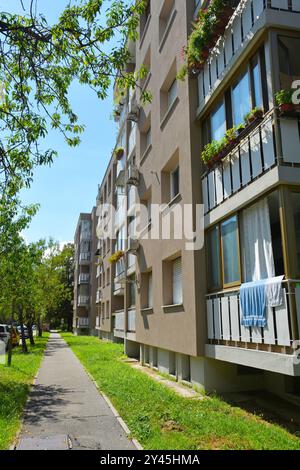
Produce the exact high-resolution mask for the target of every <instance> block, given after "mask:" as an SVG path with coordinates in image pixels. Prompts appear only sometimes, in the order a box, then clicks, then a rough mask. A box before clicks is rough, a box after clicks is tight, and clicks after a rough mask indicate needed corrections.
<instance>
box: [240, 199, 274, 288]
mask: <svg viewBox="0 0 300 470" xmlns="http://www.w3.org/2000/svg"><path fill="white" fill-rule="evenodd" d="M242 253H243V255H242V256H243V268H244V282H251V281H260V280H262V279H268V278H273V277H274V276H275V266H274V257H273V249H272V237H271V225H270V214H269V206H268V201H267V199H263V200H261V201H259V202H258V203H257V204H254V205H253V206H251V207H250V208H249V209H246V210H245V211H243V215H242Z"/></svg>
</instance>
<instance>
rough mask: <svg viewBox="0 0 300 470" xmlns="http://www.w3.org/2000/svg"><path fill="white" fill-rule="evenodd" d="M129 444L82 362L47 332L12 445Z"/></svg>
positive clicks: (121, 447) (109, 447)
mask: <svg viewBox="0 0 300 470" xmlns="http://www.w3.org/2000/svg"><path fill="white" fill-rule="evenodd" d="M29 449H30V450H31V449H33V450H38V449H41V450H56V449H57V450H64V449H65V450H68V449H74V450H101V449H102V450H134V449H135V446H134V445H133V443H132V442H131V441H130V440H129V439H128V438H127V436H126V434H125V432H124V431H123V428H122V427H121V425H120V423H119V422H118V420H117V418H116V417H115V416H114V414H113V413H112V411H111V409H110V408H109V406H108V405H107V403H106V402H105V400H104V398H103V397H102V396H101V395H100V394H99V392H98V390H97V388H96V387H95V385H94V384H93V382H92V381H91V379H90V378H89V377H88V375H87V373H86V372H85V370H84V368H83V367H82V365H81V364H80V362H79V361H78V359H77V358H76V356H75V355H74V354H73V352H72V351H71V349H70V348H69V347H68V346H67V344H66V343H65V341H63V339H62V338H61V337H60V336H59V335H58V334H56V333H52V334H51V336H50V339H49V342H48V346H47V349H46V352H45V358H44V360H43V362H42V365H41V368H40V371H39V374H38V377H37V380H36V383H35V385H34V387H33V389H32V391H31V393H30V395H29V401H28V403H27V406H26V409H25V416H24V423H23V427H22V431H21V435H20V439H19V443H18V445H17V450H29Z"/></svg>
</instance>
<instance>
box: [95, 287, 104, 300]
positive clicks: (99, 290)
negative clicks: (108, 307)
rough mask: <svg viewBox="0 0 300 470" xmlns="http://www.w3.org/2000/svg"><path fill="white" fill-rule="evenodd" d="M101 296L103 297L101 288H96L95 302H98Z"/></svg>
mask: <svg viewBox="0 0 300 470" xmlns="http://www.w3.org/2000/svg"><path fill="white" fill-rule="evenodd" d="M102 297H103V293H102V290H101V289H98V290H97V293H96V304H100V302H101V300H102Z"/></svg>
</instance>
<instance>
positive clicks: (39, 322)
mask: <svg viewBox="0 0 300 470" xmlns="http://www.w3.org/2000/svg"><path fill="white" fill-rule="evenodd" d="M37 328H38V335H39V338H41V337H42V336H43V328H42V320H41V316H40V315H39V316H38V321H37Z"/></svg>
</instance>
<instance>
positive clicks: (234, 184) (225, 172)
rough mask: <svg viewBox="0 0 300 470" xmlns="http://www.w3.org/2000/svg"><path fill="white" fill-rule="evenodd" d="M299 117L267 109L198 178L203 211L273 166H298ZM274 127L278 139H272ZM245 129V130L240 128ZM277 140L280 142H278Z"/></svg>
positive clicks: (299, 154)
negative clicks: (287, 115)
mask: <svg viewBox="0 0 300 470" xmlns="http://www.w3.org/2000/svg"><path fill="white" fill-rule="evenodd" d="M299 122H300V121H299V119H297V118H296V119H291V118H287V117H280V118H279V117H277V114H276V111H275V110H271V111H270V112H269V113H268V114H267V115H266V116H265V118H264V119H263V121H261V122H260V124H258V125H256V127H254V128H252V129H250V131H249V132H247V130H246V135H245V136H244V137H242V138H241V140H240V142H239V143H237V144H236V146H235V147H234V148H233V149H232V150H231V151H230V152H229V154H228V155H227V156H226V157H225V158H224V159H223V160H222V161H221V162H220V163H219V164H218V166H216V167H215V168H213V169H211V170H208V171H207V172H206V173H205V174H204V176H203V177H202V192H203V202H204V207H205V213H206V214H207V213H208V212H210V211H211V210H213V209H214V208H216V207H217V206H219V205H220V204H222V203H223V202H224V201H226V200H227V199H228V198H230V197H231V196H233V195H234V194H236V193H237V192H239V191H240V190H241V189H243V188H245V187H246V186H248V185H249V184H250V183H251V182H253V181H254V180H256V179H257V178H259V177H260V176H261V175H263V174H264V173H266V172H267V171H269V170H271V169H272V168H273V167H275V166H276V165H285V166H297V165H300V153H299V152H295V149H298V148H299V146H300V136H299V130H298V125H299ZM276 129H277V131H278V137H279V139H276ZM244 132H245V131H244ZM279 142H280V144H279Z"/></svg>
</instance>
